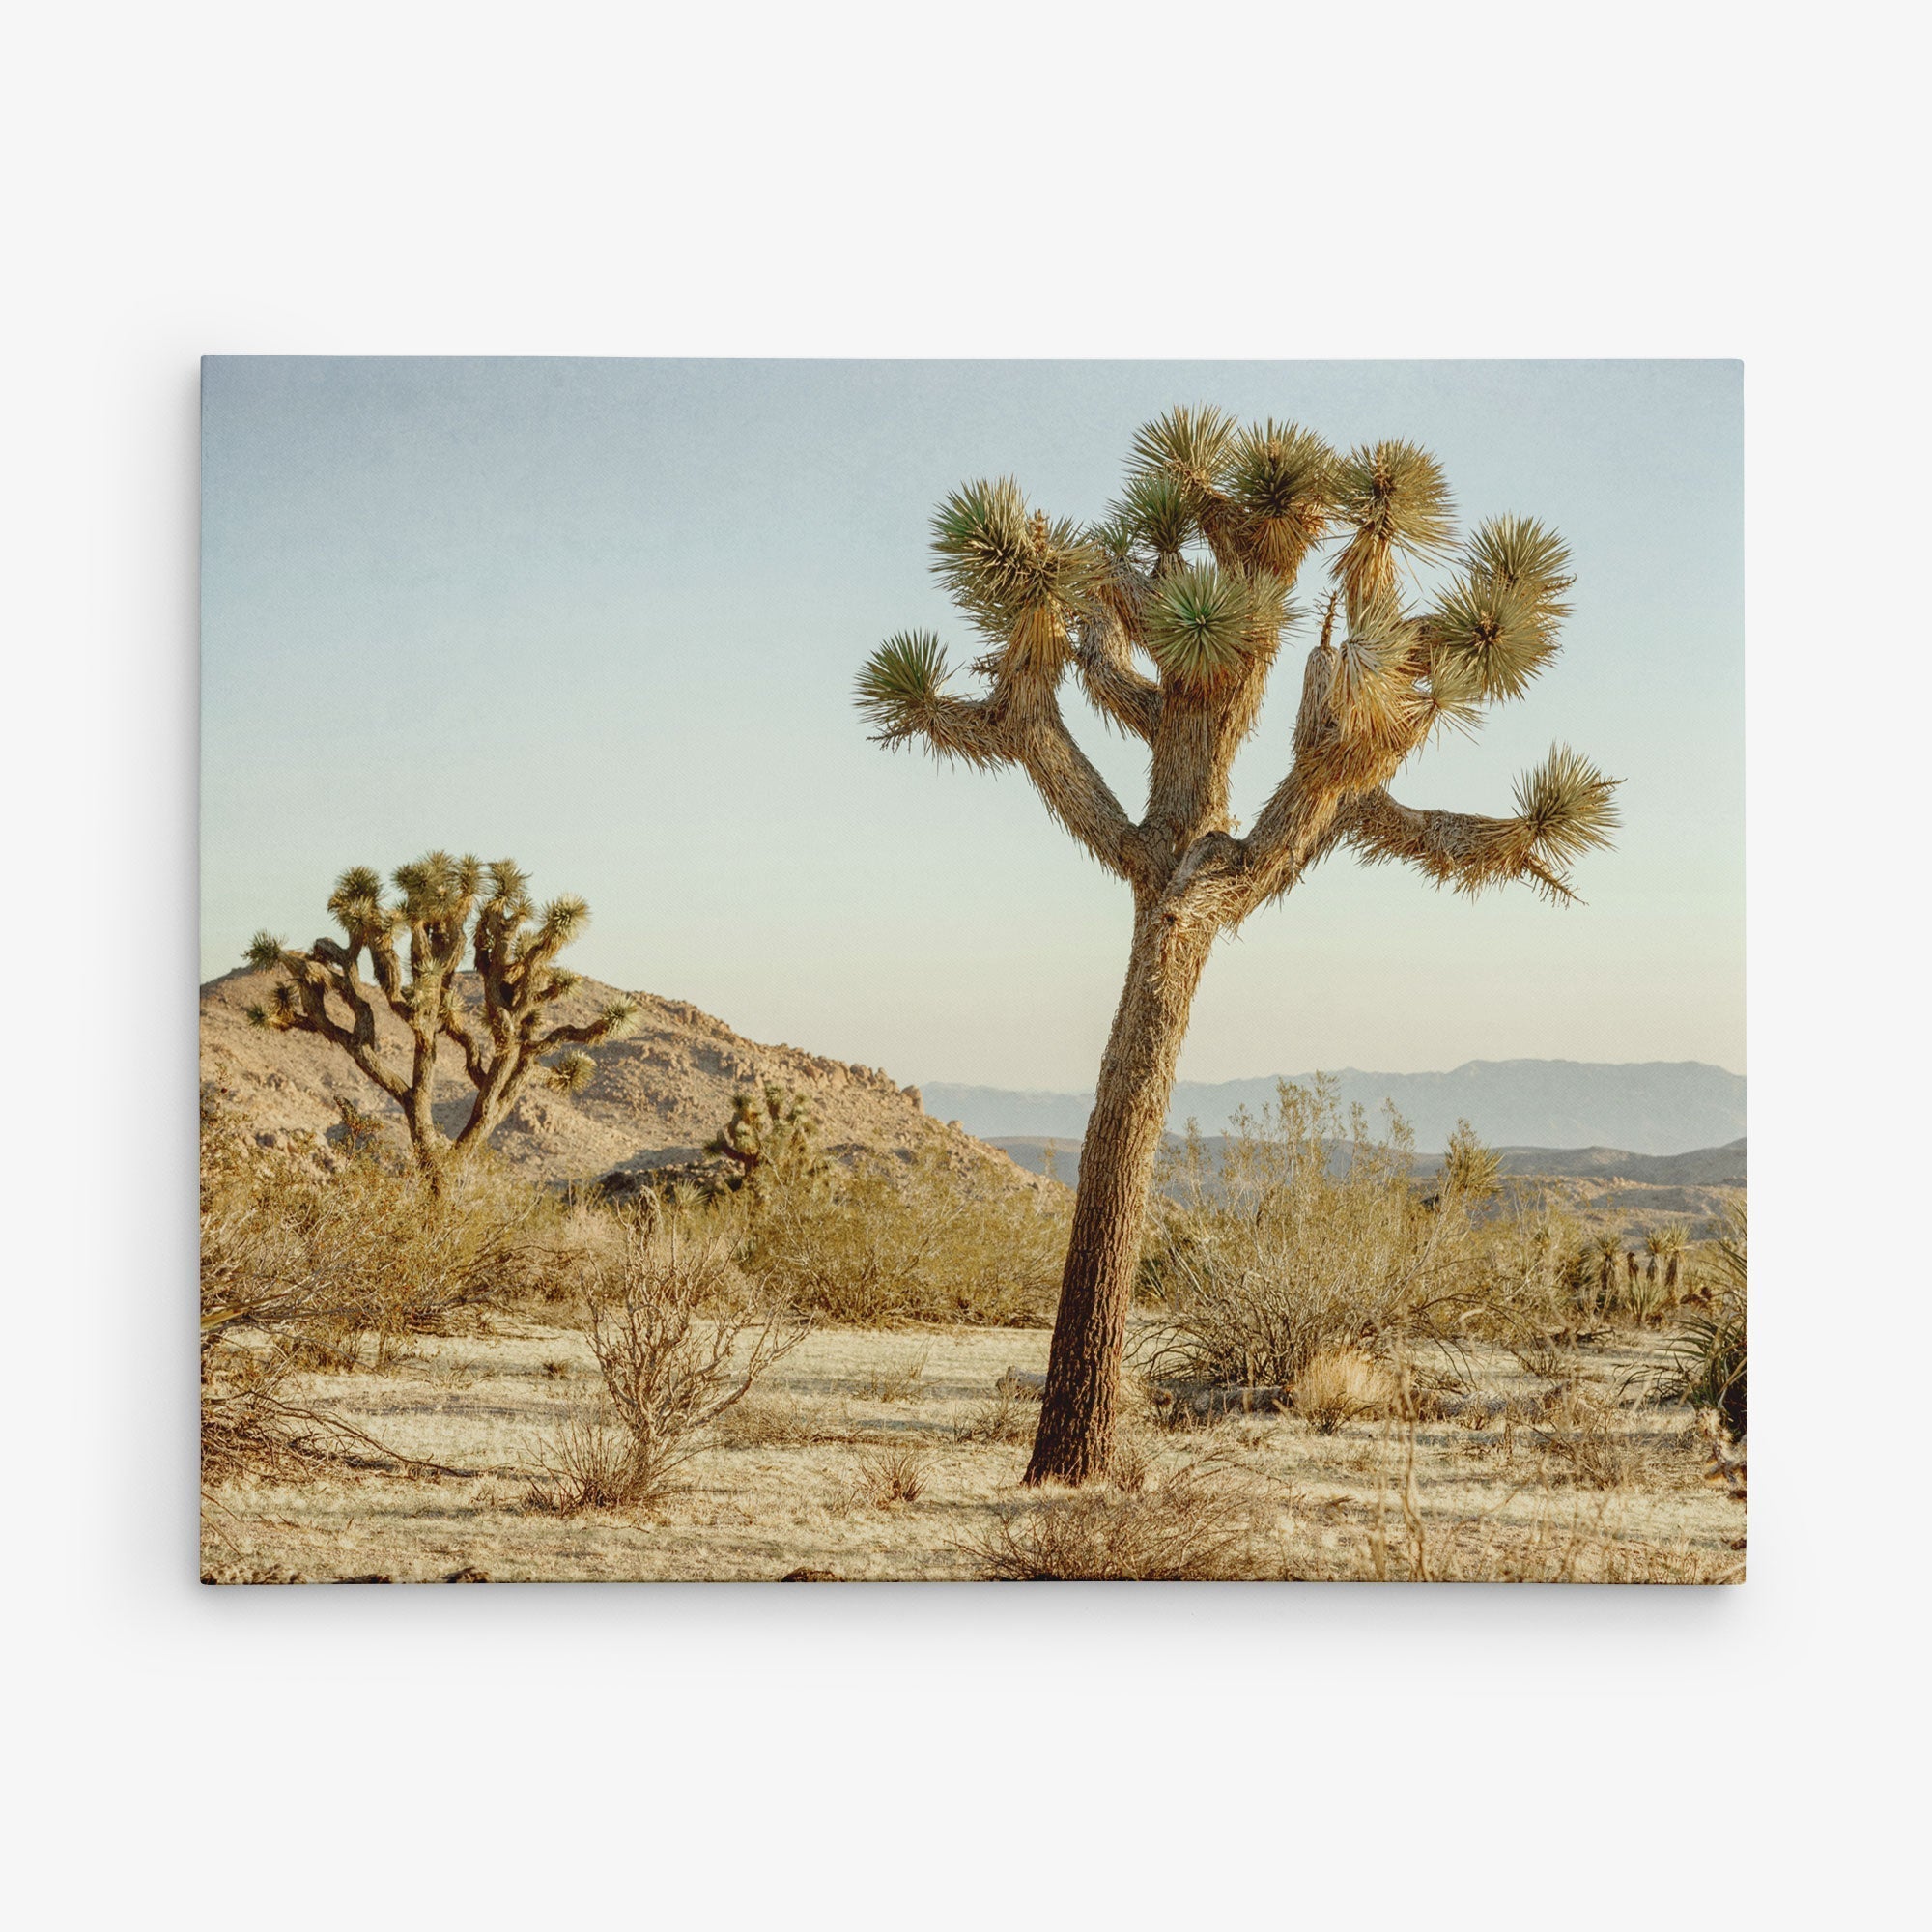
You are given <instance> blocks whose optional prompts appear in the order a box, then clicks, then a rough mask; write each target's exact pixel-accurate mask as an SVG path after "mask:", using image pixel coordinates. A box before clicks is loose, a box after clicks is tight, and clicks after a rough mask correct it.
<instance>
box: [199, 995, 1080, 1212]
mask: <svg viewBox="0 0 1932 1932" xmlns="http://www.w3.org/2000/svg"><path fill="white" fill-rule="evenodd" d="M274 977H275V976H273V975H271V974H263V973H254V972H250V971H248V970H246V969H245V968H244V969H243V970H241V971H239V972H235V973H230V974H227V975H226V976H225V977H223V978H222V979H219V980H210V981H209V983H208V984H207V985H205V986H204V987H203V988H202V989H201V1077H202V1080H203V1082H204V1084H206V1085H209V1086H212V1087H213V1089H214V1090H215V1091H216V1093H217V1094H219V1095H220V1097H221V1098H222V1100H223V1101H224V1103H225V1104H226V1105H227V1106H228V1107H230V1108H231V1109H233V1110H234V1111H236V1112H237V1113H239V1114H240V1115H241V1118H242V1120H243V1121H244V1122H246V1123H247V1124H248V1125H249V1126H250V1127H252V1129H253V1130H254V1131H255V1133H256V1134H257V1135H258V1136H261V1137H265V1138H270V1139H271V1138H272V1137H274V1136H278V1135H283V1134H287V1133H289V1132H291V1131H292V1130H297V1129H306V1130H307V1131H310V1132H314V1133H325V1132H327V1130H328V1129H330V1128H331V1127H336V1126H338V1124H339V1121H340V1115H339V1112H338V1108H337V1102H338V1101H340V1100H349V1101H352V1102H353V1103H354V1104H355V1106H357V1107H359V1108H360V1109H361V1110H362V1111H363V1112H364V1113H367V1114H371V1115H373V1116H375V1117H376V1118H378V1119H379V1120H390V1121H398V1120H399V1116H398V1112H397V1109H396V1106H395V1104H394V1102H393V1101H391V1100H390V1099H389V1098H388V1096H387V1095H386V1094H382V1093H380V1092H379V1091H378V1090H377V1089H376V1088H375V1087H373V1086H372V1085H371V1084H370V1083H369V1082H368V1081H367V1080H365V1079H364V1078H363V1077H362V1075H361V1074H360V1073H358V1072H357V1071H356V1070H355V1067H354V1066H353V1065H351V1064H350V1062H349V1060H348V1059H347V1057H346V1056H345V1055H344V1054H343V1053H342V1052H341V1051H340V1050H339V1049H338V1048H336V1047H333V1046H331V1045H329V1044H328V1042H327V1041H326V1040H322V1039H318V1038H316V1037H314V1036H313V1035H311V1034H300V1033H267V1032H264V1031H263V1030H262V1029H260V1028H258V1027H254V1026H251V1025H250V1024H249V1022H248V1017H247V1009H248V1008H249V1007H250V1006H251V1005H254V1004H256V1003H258V1002H263V1001H266V1000H267V998H268V996H269V990H270V986H271V984H272V983H273V980H274ZM473 980H474V976H473V975H465V976H464V981H465V983H464V992H465V995H466V997H467V998H469V999H470V1000H471V1001H472V1003H480V994H479V993H478V991H477V988H476V987H475V985H474V983H473ZM616 997H617V989H616V988H615V987H612V986H607V985H603V984H601V983H600V982H599V981H597V980H583V981H582V984H581V985H579V986H578V987H577V988H576V990H575V991H574V992H572V993H570V994H569V995H567V996H566V997H565V998H563V999H562V1000H559V1001H558V1002H557V1004H556V1008H555V1009H554V1010H555V1013H556V1017H557V1018H558V1019H559V1020H562V1021H566V1022H569V1023H573V1024H576V1023H582V1022H583V1021H586V1020H588V1019H590V1018H592V1017H593V1016H594V1015H595V1014H596V1013H597V1012H598V1011H599V1010H600V1009H602V1008H604V1007H606V1006H608V1005H609V1004H610V1002H611V1000H613V999H615V998H616ZM629 997H630V998H632V999H634V1000H635V1001H636V1002H637V1003H638V1006H639V1024H638V1027H637V1029H636V1031H635V1032H634V1033H632V1035H631V1036H630V1037H629V1038H627V1039H623V1040H619V1041H613V1042H611V1044H609V1045H606V1046H600V1047H598V1048H596V1049H594V1051H593V1054H592V1058H593V1059H594V1060H595V1062H596V1065H597V1070H596V1073H595V1075H594V1076H593V1077H592V1079H591V1081H590V1083H589V1085H588V1086H587V1087H585V1088H583V1089H582V1091H581V1092H579V1093H577V1094H559V1093H557V1092H555V1091H554V1090H552V1089H549V1088H546V1087H544V1086H542V1085H540V1084H538V1083H537V1082H536V1081H533V1082H532V1084H531V1086H530V1087H529V1088H528V1089H526V1092H525V1094H524V1095H523V1097H522V1098H521V1099H520V1100H519V1101H518V1103H517V1105H516V1106H515V1108H514V1109H512V1111H511V1113H510V1115H509V1117H508V1119H507V1120H505V1121H504V1122H503V1124H502V1125H501V1126H500V1127H498V1128H497V1132H496V1134H495V1135H494V1136H493V1138H492V1140H491V1143H490V1145H491V1147H492V1148H493V1149H494V1150H495V1151H496V1152H497V1154H498V1155H499V1156H500V1157H501V1158H502V1159H504V1160H506V1161H508V1162H509V1163H510V1165H511V1166H512V1167H514V1168H516V1169H518V1170H519V1171H520V1172H522V1173H525V1174H526V1175H528V1176H530V1177H531V1178H532V1179H542V1180H556V1181H561V1180H584V1179H594V1178H596V1177H598V1176H600V1175H604V1174H608V1173H610V1172H611V1171H612V1170H613V1169H616V1170H624V1171H628V1172H637V1171H639V1170H642V1169H645V1168H650V1167H658V1166H663V1165H667V1164H668V1163H671V1162H676V1161H687V1160H692V1159H695V1158H696V1156H697V1154H698V1153H699V1151H700V1150H701V1149H702V1147H703V1145H704V1143H705V1142H706V1141H707V1140H709V1139H710V1138H711V1136H712V1135H713V1134H715V1133H716V1132H717V1131H718V1130H719V1128H720V1127H722V1126H723V1125H724V1123H725V1120H726V1118H727V1117H728V1116H729V1114H730V1111H731V1096H732V1095H733V1094H739V1093H744V1092H747V1091H752V1092H755V1091H756V1090H757V1089H758V1088H759V1087H760V1086H761V1085H762V1084H763V1083H765V1082H767V1081H772V1082H776V1083H777V1084H778V1085H779V1086H781V1087H783V1088H787V1089H790V1090H792V1091H793V1092H796V1093H797V1094H801V1095H803V1096H804V1097H805V1098H806V1099H808V1100H809V1101H810V1105H811V1110H812V1112H813V1113H814V1115H815V1116H816V1117H817V1120H818V1122H819V1125H820V1127H821V1129H822V1130H823V1140H824V1145H825V1147H826V1149H827V1151H829V1152H831V1153H832V1154H834V1155H836V1156H838V1158H841V1159H844V1160H848V1161H849V1160H851V1159H852V1158H854V1157H856V1156H857V1155H859V1154H861V1153H866V1152H872V1153H882V1154H892V1155H898V1156H900V1157H906V1158H909V1157H910V1156H912V1155H913V1154H914V1153H916V1152H918V1151H920V1150H922V1149H923V1148H927V1147H930V1146H932V1145H933V1144H934V1142H935V1139H939V1140H943V1141H944V1142H945V1144H946V1145H947V1146H948V1147H949V1148H951V1149H952V1151H954V1152H955V1153H957V1154H960V1155H962V1156H965V1157H968V1158H971V1159H974V1160H976V1161H982V1162H984V1163H985V1164H986V1165H987V1167H988V1168H989V1170H991V1171H992V1172H994V1173H995V1174H996V1175H997V1176H998V1177H999V1178H1001V1179H1009V1180H1010V1181H1011V1182H1012V1183H1013V1184H1015V1185H1018V1186H1029V1187H1036V1188H1037V1187H1039V1186H1041V1185H1044V1184H1045V1183H1044V1182H1042V1181H1041V1180H1040V1179H1038V1178H1037V1177H1036V1176H1033V1175H1030V1174H1028V1173H1026V1172H1025V1170H1023V1169H1021V1168H1018V1167H1016V1166H1014V1164H1013V1163H1012V1162H1011V1161H1010V1160H1009V1159H1008V1158H1007V1156H1006V1155H1005V1154H1003V1153H1001V1152H998V1151H996V1150H994V1149H992V1148H989V1147H986V1146H985V1145H984V1144H983V1143H981V1142H979V1141H975V1140H973V1139H972V1138H971V1136H969V1135H967V1134H966V1133H964V1132H963V1131H961V1130H960V1129H958V1128H956V1127H953V1128H949V1127H946V1126H944V1125H942V1124H941V1123H940V1122H937V1121H934V1120H932V1119H931V1118H930V1117H929V1116H928V1115H927V1114H926V1112H925V1110H924V1108H923V1105H922V1104H921V1100H920V1094H919V1090H918V1089H917V1088H915V1087H901V1086H899V1085H898V1084H897V1082H895V1080H894V1079H893V1078H892V1076H891V1075H890V1074H888V1073H885V1072H883V1071H882V1070H881V1069H879V1068H878V1067H873V1066H854V1065H847V1064H846V1063H845V1062H844V1061H840V1060H828V1059H826V1058H824V1057H823V1056H822V1055H819V1054H815V1053H808V1052H805V1051H804V1050H803V1049H802V1048H799V1047H794V1046H784V1045H780V1046H765V1045H760V1044H759V1043H758V1042H757V1041H755V1040H749V1039H746V1038H744V1037H741V1036H740V1035H738V1034H736V1033H733V1032H732V1030H731V1029H730V1028H729V1027H728V1026H726V1025H725V1022H724V1021H723V1020H720V1019H715V1018H713V1017H712V1015H711V1014H709V1013H706V1012H701V1011H700V1010H699V1009H697V1008H696V1007H694V1006H692V1005H690V1004H689V1003H688V1002H686V1001H683V1000H664V999H659V998H658V997H657V996H656V995H654V994H651V993H633V994H631V995H630V996H629ZM378 1030H379V1034H380V1037H381V1039H382V1041H383V1042H384V1047H385V1050H386V1052H387V1054H388V1057H389V1058H390V1060H391V1062H392V1063H393V1064H402V1063H403V1061H404V1058H405V1054H406V1049H407V1043H408V1040H409V1034H408V1031H407V1029H406V1028H405V1027H404V1026H403V1024H402V1023H401V1021H399V1020H397V1019H395V1018H394V1017H393V1016H391V1015H389V1014H388V1013H383V1014H381V1016H380V1018H379V1022H378ZM472 1092H473V1090H472V1089H471V1088H470V1086H469V1082H468V1081H467V1080H466V1079H465V1078H464V1075H463V1070H462V1065H461V1063H460V1061H459V1060H458V1059H457V1057H456V1054H455V1050H454V1048H453V1047H448V1046H445V1047H444V1048H443V1050H442V1055H441V1058H440V1065H439V1067H438V1080H437V1103H436V1112H437V1118H438V1120H439V1122H440V1123H442V1124H444V1125H445V1126H446V1127H447V1128H449V1129H450V1130H452V1131H453V1130H454V1129H456V1128H457V1127H459V1126H460V1125H461V1124H462V1122H464V1120H466V1119H467V1118H468V1115H469V1100H470V1097H471V1094H472Z"/></svg>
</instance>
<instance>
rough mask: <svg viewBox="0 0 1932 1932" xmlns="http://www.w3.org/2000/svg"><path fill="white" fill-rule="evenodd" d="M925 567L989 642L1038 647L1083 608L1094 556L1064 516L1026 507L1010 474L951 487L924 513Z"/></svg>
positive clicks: (1055, 636)
mask: <svg viewBox="0 0 1932 1932" xmlns="http://www.w3.org/2000/svg"><path fill="white" fill-rule="evenodd" d="M932 555H933V569H934V571H935V572H936V573H937V575H938V577H939V579H940V581H941V582H943V583H944V584H945V585H946V587H947V589H948V591H949V592H951V594H952V600H953V602H954V603H955V604H957V605H958V607H959V608H960V610H961V611H963V612H965V614H966V615H967V616H968V617H970V618H971V619H972V620H973V622H974V623H975V624H976V625H978V627H979V628H980V631H981V632H982V633H984V635H985V636H986V637H987V638H989V639H992V640H993V641H994V642H996V643H1001V644H1006V643H1009V642H1012V643H1018V644H1020V645H1021V646H1022V647H1023V648H1032V649H1045V648H1046V647H1047V646H1048V645H1049V644H1050V643H1051V642H1052V641H1053V640H1054V639H1059V638H1060V637H1061V636H1062V635H1063V633H1064V628H1065V623H1066V621H1067V620H1068V619H1069V618H1070V617H1071V615H1072V614H1073V613H1074V612H1075V611H1077V610H1079V609H1081V608H1084V606H1085V604H1086V602H1087V600H1088V598H1089V596H1090V594H1091V591H1092V587H1093V582H1094V572H1095V568H1096V566H1097V563H1098V558H1097V557H1096V556H1095V554H1094V551H1093V549H1092V547H1091V546H1090V545H1088V544H1087V543H1085V542H1084V541H1083V540H1082V538H1081V535H1080V532H1079V531H1078V530H1077V529H1076V528H1075V527H1074V526H1073V525H1072V524H1071V523H1069V522H1067V521H1065V519H1049V518H1048V517H1047V516H1046V514H1045V513H1044V512H1043V511H1029V510H1028V508H1027V504H1026V499H1025V498H1024V497H1022V496H1021V494H1020V489H1019V485H1018V484H1017V483H1015V482H1014V481H1013V480H1012V479H1011V478H1010V477H1001V478H999V479H998V480H997V481H995V482H983V481H982V482H978V483H969V484H967V485H966V486H965V487H964V488H963V489H960V490H955V491H953V492H952V495H951V496H949V497H947V498H946V500H945V501H944V502H943V503H942V504H941V505H940V506H939V509H938V511H937V512H936V513H935V514H934V516H933V519H932Z"/></svg>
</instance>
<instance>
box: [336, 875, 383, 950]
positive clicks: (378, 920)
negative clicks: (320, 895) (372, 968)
mask: <svg viewBox="0 0 1932 1932" xmlns="http://www.w3.org/2000/svg"><path fill="white" fill-rule="evenodd" d="M328 915H329V917H330V918H331V919H332V920H334V921H335V923H336V924H338V925H339V926H341V928H342V930H343V933H344V934H345V936H346V937H347V938H348V940H349V942H350V944H351V945H352V946H367V945H369V944H370V943H371V942H372V941H375V940H378V939H380V938H381V937H382V936H383V935H384V933H386V932H388V931H389V930H390V929H391V928H392V927H393V926H394V924H395V923H396V919H397V914H396V912H395V911H394V909H393V908H391V907H388V906H385V905H384V903H383V879H382V875H381V874H380V873H379V872H377V871H375V870H373V869H372V868H371V867H368V866H351V867H350V868H349V869H348V870H347V871H346V872H344V873H343V874H342V876H341V877H340V878H339V879H337V880H336V882H335V890H334V891H333V892H332V893H330V894H329V895H328Z"/></svg>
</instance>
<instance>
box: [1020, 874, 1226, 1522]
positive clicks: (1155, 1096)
mask: <svg viewBox="0 0 1932 1932" xmlns="http://www.w3.org/2000/svg"><path fill="white" fill-rule="evenodd" d="M1211 943H1212V934H1211V932H1208V933H1204V932H1202V931H1199V930H1190V929H1189V928H1188V927H1186V926H1185V925H1184V924H1183V923H1181V922H1180V921H1179V919H1178V918H1177V917H1176V916H1175V912H1174V909H1173V907H1172V905H1171V904H1170V903H1169V902H1167V901H1165V900H1150V901H1145V902H1143V904H1142V905H1141V906H1140V907H1139V908H1138V909H1137V911H1136V913H1135V918H1134V941H1133V951H1132V952H1131V954H1130V956H1129V960H1128V965H1127V978H1126V984H1125V986H1124V987H1123V988H1122V993H1121V1003H1120V1006H1119V1008H1118V1009H1116V1011H1115V1014H1114V1026H1113V1031H1112V1033H1111V1034H1110V1035H1109V1036H1108V1039H1107V1052H1106V1057H1105V1058H1104V1059H1103V1060H1102V1061H1101V1063H1100V1077H1099V1081H1098V1083H1097V1085H1096V1088H1095V1092H1094V1111H1093V1114H1092V1115H1091V1117H1090V1118H1089V1120H1088V1122H1087V1135H1086V1139H1085V1140H1084V1141H1083V1142H1082V1143H1081V1153H1080V1189H1079V1193H1078V1196H1077V1197H1076V1199H1075V1202H1074V1208H1073V1229H1072V1234H1071V1237H1070V1239H1069V1241H1068V1244H1067V1250H1066V1265H1065V1271H1064V1273H1063V1274H1062V1277H1061V1287H1060V1309H1059V1312H1058V1314H1057V1315H1056V1316H1055V1318H1054V1324H1053V1347H1052V1352H1051V1354H1050V1355H1049V1357H1048V1361H1047V1369H1046V1393H1045V1396H1044V1398H1043V1400H1042V1402H1041V1405H1040V1418H1039V1430H1038V1433H1037V1435H1036V1436H1035V1438H1034V1445H1033V1459H1032V1461H1031V1462H1030V1463H1028V1464H1027V1472H1026V1480H1027V1482H1028V1483H1046V1482H1055V1483H1068V1484H1080V1483H1089V1482H1094V1481H1097V1480H1098V1479H1100V1478H1101V1477H1103V1476H1105V1475H1106V1473H1107V1470H1108V1467H1109V1465H1110V1464H1111V1463H1112V1461H1113V1455H1114V1420H1115V1406H1116V1396H1117V1392H1118V1388H1119V1383H1120V1373H1119V1370H1120V1360H1121V1351H1122V1346H1123V1345H1124V1343H1125V1340H1126V1331H1127V1309H1128V1306H1129V1304H1130V1303H1131V1302H1132V1299H1133V1292H1134V1274H1135V1271H1136V1269H1137V1268H1138V1267H1139V1265H1140V1252H1141V1236H1142V1230H1143V1225H1144V1223H1145V1220H1146V1215H1147V1203H1148V1190H1149V1188H1150V1186H1151V1182H1152V1179H1153V1162H1154V1155H1155V1153H1156V1151H1158V1150H1159V1147H1160V1141H1161V1134H1162V1131H1163V1130H1164V1128H1165V1126H1166V1123H1167V1106H1168V1101H1169V1099H1170V1098H1171V1097H1172V1096H1173V1093H1174V1076H1175V1068H1176V1066H1177V1065H1178V1063H1179V1058H1180V1044H1181V1041H1182V1040H1183V1039H1184V1038H1185V1037H1186V1036H1187V1020H1188V1014H1189V1012H1190V1010H1191V1009H1192V1008H1193V1005H1194V993H1195V989H1196V988H1197V987H1198V986H1199V985H1200V983H1201V970H1202V968H1203V966H1204V965H1206V963H1207V959H1208V947H1209V945H1210V944H1211Z"/></svg>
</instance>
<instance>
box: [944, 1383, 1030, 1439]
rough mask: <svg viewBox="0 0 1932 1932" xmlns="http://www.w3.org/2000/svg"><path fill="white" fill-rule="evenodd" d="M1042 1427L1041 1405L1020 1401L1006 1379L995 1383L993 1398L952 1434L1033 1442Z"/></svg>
mask: <svg viewBox="0 0 1932 1932" xmlns="http://www.w3.org/2000/svg"><path fill="white" fill-rule="evenodd" d="M1038 1427H1039V1408H1038V1406H1037V1404H1035V1403H1026V1402H1019V1401H1016V1400H1015V1399H1014V1398H1013V1395H1012V1393H1011V1391H1010V1390H1009V1389H1008V1388H1007V1387H1006V1386H1005V1385H1004V1379H1003V1380H1002V1382H1000V1383H996V1384H995V1386H994V1389H993V1398H992V1400H991V1401H990V1402H985V1403H981V1404H980V1406H979V1407H978V1408H976V1409H975V1410H974V1411H973V1413H972V1414H971V1415H969V1416H968V1417H967V1418H966V1420H965V1421H964V1422H962V1423H960V1424H959V1425H958V1427H957V1428H955V1429H954V1430H953V1432H952V1433H953V1435H954V1436H955V1437H956V1438H957V1439H958V1440H959V1441H961V1442H1031V1441H1032V1440H1033V1438H1034V1433H1035V1431H1036V1430H1037V1429H1038Z"/></svg>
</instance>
